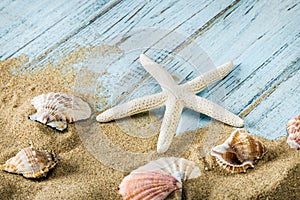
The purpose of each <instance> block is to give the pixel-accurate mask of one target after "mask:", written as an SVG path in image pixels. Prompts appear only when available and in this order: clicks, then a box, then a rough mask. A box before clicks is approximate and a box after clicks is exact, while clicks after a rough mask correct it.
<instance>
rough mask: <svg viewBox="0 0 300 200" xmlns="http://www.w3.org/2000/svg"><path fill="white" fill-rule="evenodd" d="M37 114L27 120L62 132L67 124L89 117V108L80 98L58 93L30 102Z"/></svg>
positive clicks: (39, 97) (38, 97) (35, 98)
mask: <svg viewBox="0 0 300 200" xmlns="http://www.w3.org/2000/svg"><path fill="white" fill-rule="evenodd" d="M31 104H32V105H33V106H34V107H35V108H36V110H37V112H36V113H35V114H33V115H30V116H29V118H30V119H31V120H34V121H38V122H41V123H43V124H46V125H48V126H50V127H53V128H56V129H57V130H60V131H63V130H64V129H66V128H67V123H72V122H75V121H79V120H84V119H87V118H89V117H90V116H91V108H90V106H89V105H88V104H87V103H86V102H84V101H83V100H82V99H81V98H79V97H76V96H73V95H69V94H64V93H61V92H58V93H54V92H51V93H48V94H41V95H39V96H36V97H34V98H33V99H32V100H31Z"/></svg>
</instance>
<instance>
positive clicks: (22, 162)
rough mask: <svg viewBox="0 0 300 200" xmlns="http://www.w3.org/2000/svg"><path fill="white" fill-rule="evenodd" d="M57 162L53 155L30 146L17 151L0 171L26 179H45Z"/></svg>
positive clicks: (0, 167)
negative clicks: (19, 175)
mask: <svg viewBox="0 0 300 200" xmlns="http://www.w3.org/2000/svg"><path fill="white" fill-rule="evenodd" d="M57 161H58V160H57V157H56V155H55V154H53V153H49V152H47V151H44V150H36V149H35V148H34V147H33V146H31V147H27V148H24V149H22V150H21V151H19V152H18V153H17V154H16V156H14V157H12V158H10V159H9V160H7V161H6V162H5V164H4V165H1V166H0V169H2V170H4V171H7V172H10V173H16V174H22V175H23V176H24V177H26V178H40V177H43V176H44V177H45V176H46V175H47V173H48V171H49V170H51V169H52V168H54V167H55V165H56V163H57Z"/></svg>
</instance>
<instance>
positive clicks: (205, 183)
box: [0, 48, 300, 200]
mask: <svg viewBox="0 0 300 200" xmlns="http://www.w3.org/2000/svg"><path fill="white" fill-rule="evenodd" d="M93 49H94V48H85V49H84V48H83V49H80V50H78V51H77V52H74V53H73V54H71V55H69V56H68V57H65V58H63V59H61V60H60V61H59V62H58V63H56V64H51V63H49V64H45V65H43V66H40V67H38V68H37V69H36V70H34V71H31V70H28V71H25V72H22V73H21V72H19V73H14V75H13V74H12V73H11V71H15V70H16V69H18V68H19V67H20V66H24V65H26V63H27V62H28V58H27V57H26V56H25V55H24V56H20V57H17V58H12V59H9V60H5V61H1V62H0V70H1V72H0V73H1V78H0V88H1V94H0V106H1V113H0V133H1V135H0V138H1V139H0V148H1V151H0V152H1V153H0V163H1V164H2V163H4V162H5V161H6V160H7V159H9V158H10V157H12V156H14V155H15V154H16V153H17V152H18V151H19V150H20V149H22V148H25V147H28V146H29V143H30V142H32V143H33V144H34V146H35V147H36V148H38V149H45V150H51V151H54V152H55V153H57V154H59V155H60V156H61V157H62V160H61V161H60V162H59V163H58V165H57V166H56V168H55V169H54V170H52V171H51V172H50V173H49V174H48V176H47V178H43V179H39V180H29V179H26V178H24V177H22V176H21V175H15V174H10V173H7V172H2V171H1V172H0V180H1V184H0V199H86V200H87V199H114V200H115V199H122V198H121V196H120V195H119V194H118V185H119V184H120V182H121V181H122V179H123V178H124V177H125V176H126V175H128V172H123V171H120V170H117V169H114V168H118V165H116V166H109V165H107V163H105V162H108V160H105V159H104V161H103V162H104V163H103V162H100V161H99V160H101V159H99V157H97V156H99V154H97V153H96V154H95V152H93V149H92V148H87V147H91V146H89V145H92V147H95V148H96V147H97V148H98V150H99V148H100V149H101V147H102V146H101V145H103V148H106V147H105V145H107V144H106V142H105V141H102V143H101V141H100V140H101V138H100V139H99V138H98V137H100V136H101V137H103V135H104V136H105V137H106V138H107V139H108V141H110V142H111V144H112V145H114V146H118V147H120V148H121V149H122V150H123V151H126V152H130V153H131V155H134V153H136V154H138V153H147V152H155V149H156V141H157V135H156V136H153V137H149V138H142V139H140V138H136V137H131V136H128V135H127V134H126V133H124V131H123V129H122V128H120V127H119V123H116V122H111V123H106V124H99V123H97V122H95V120H94V118H95V116H96V115H95V114H94V115H93V117H92V119H90V120H89V121H85V122H81V125H80V123H79V126H78V124H70V125H69V127H68V129H67V131H65V132H64V133H60V132H57V131H55V130H53V129H51V128H49V127H46V126H44V125H42V124H39V123H36V122H33V121H31V120H29V119H28V115H30V114H32V113H34V112H35V110H34V108H33V106H31V105H30V100H31V99H32V98H33V97H34V96H37V95H39V94H42V93H48V92H66V93H73V92H74V90H73V89H72V88H73V86H74V82H76V77H77V76H78V71H77V70H75V69H74V68H72V67H70V66H71V65H72V64H74V63H75V64H76V63H78V62H82V61H84V59H85V55H86V54H89V53H90V52H92V51H93ZM15 74H18V75H15ZM90 76H95V74H91V75H90ZM82 84H85V83H82ZM82 98H84V99H85V100H87V101H88V102H89V103H90V104H91V106H92V107H93V104H92V102H91V101H93V96H91V95H84V94H82ZM97 101H101V100H99V99H97ZM93 109H94V108H93ZM94 110H95V109H94ZM147 120H149V116H148V115H147V116H145V115H143V114H141V115H138V116H136V117H135V118H133V122H135V123H140V122H147ZM287 120H288V119H287ZM159 123H160V121H159V120H156V121H155V120H154V124H158V125H159ZM146 128H147V127H146ZM85 129H87V130H88V131H86V132H85V135H84V134H81V133H82V130H85ZM79 130H81V131H79ZM232 130H233V129H232V127H229V126H224V125H223V124H221V123H218V122H213V123H212V124H210V125H209V126H207V127H204V128H201V129H198V130H196V131H191V132H187V133H183V134H182V136H180V137H178V138H176V139H175V142H174V143H176V144H177V143H178V144H180V141H182V140H190V139H191V138H193V137H194V140H193V142H192V144H191V145H189V146H187V148H186V149H184V148H183V151H182V152H184V150H186V151H185V152H184V154H183V155H180V153H178V151H174V152H177V154H178V155H176V156H180V157H184V158H186V159H189V160H191V161H194V162H195V163H196V164H197V165H198V166H199V167H200V169H201V172H202V175H201V176H200V177H199V178H196V179H192V180H188V181H186V182H185V183H184V194H185V198H186V199H193V200H194V199H195V200H197V199H300V162H299V160H300V151H296V150H294V149H290V148H289V147H288V145H287V144H286V143H285V140H286V138H285V137H284V138H282V139H280V140H265V139H263V138H259V139H260V140H261V141H263V142H264V143H265V145H266V146H267V147H268V148H269V151H268V153H267V154H266V155H265V156H264V157H263V159H262V160H260V161H259V162H258V163H257V165H255V168H254V169H249V170H248V171H247V173H245V174H229V173H227V172H225V171H224V170H222V169H221V168H220V167H219V166H218V165H217V164H216V162H215V160H214V158H212V157H211V156H210V155H209V149H210V147H211V145H212V144H215V145H216V144H220V143H222V141H224V140H225V139H226V138H227V137H228V136H229V135H230V133H231V132H232ZM212 131H218V134H217V135H218V137H217V138H215V137H214V134H212ZM99 132H101V133H102V135H101V134H100V133H99ZM91 136H93V137H95V140H94V141H90V140H89V139H90V138H89V137H91ZM98 139H99V140H98ZM177 147H178V146H176V145H173V146H172V147H171V153H172V149H175V150H176V148H177ZM118 154H119V153H118V152H117V151H116V152H111V154H108V155H109V156H111V158H110V161H111V160H113V159H115V158H117V157H118ZM175 154H176V153H175ZM151 155H152V154H151ZM167 155H168V154H167ZM114 156H116V157H114ZM156 157H157V155H156V154H155V153H153V155H152V158H156ZM141 162H145V161H141ZM123 164H124V163H123ZM123 164H121V165H123ZM124 165H126V166H127V165H128V166H129V167H126V166H125V167H124V170H125V171H126V169H127V170H128V169H131V168H132V167H133V166H130V165H131V163H130V160H127V164H126V163H125V164H124ZM135 165H136V164H135ZM119 167H120V165H119ZM173 196H175V197H176V194H175V195H173Z"/></svg>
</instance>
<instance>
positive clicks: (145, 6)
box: [0, 0, 300, 138]
mask: <svg viewBox="0 0 300 200" xmlns="http://www.w3.org/2000/svg"><path fill="white" fill-rule="evenodd" d="M299 16H300V2H299V1H297V0H284V1H281V0H272V1H270V0H260V1H258V0H257V1H256V0H251V1H241V0H236V1H234V0H223V1H216V0H215V1H214V0H164V1H162V0H160V1H159V0H148V1H145V0H135V1H133V0H123V1H122V0H112V1H108V0H72V1H68V0H51V1H50V0H43V1H33V0H22V1H21V0H16V1H10V0H2V1H0V59H1V60H5V59H8V58H12V57H17V56H19V55H21V54H26V55H28V56H29V61H28V63H26V65H24V66H23V67H24V69H25V68H26V69H28V68H33V69H34V68H36V67H38V66H42V65H43V64H45V63H47V62H49V61H50V60H55V58H56V57H63V56H65V55H69V54H70V53H72V52H74V51H76V50H77V49H78V48H79V47H89V46H99V45H101V44H105V43H108V44H110V45H113V46H115V47H117V48H119V49H120V50H121V51H122V50H124V48H126V47H128V46H130V47H133V46H134V45H135V44H137V46H140V47H142V46H144V47H145V46H147V45H148V43H147V38H143V39H142V40H141V39H140V40H137V39H138V38H139V37H136V38H135V37H134V34H132V32H134V31H135V30H145V29H149V28H154V29H151V30H155V29H159V30H164V31H160V33H159V37H157V38H158V39H159V41H158V42H161V43H163V44H165V45H167V44H172V47H171V48H170V49H169V51H170V52H169V53H171V54H172V55H173V56H174V57H175V58H176V55H179V54H180V52H184V51H185V50H186V49H189V48H191V46H192V45H195V44H196V45H198V46H199V47H200V48H201V49H202V50H203V51H204V52H205V53H206V55H207V56H208V57H209V58H210V61H207V63H202V64H203V67H205V66H206V65H210V64H211V63H213V64H214V65H220V64H223V63H224V62H227V61H228V60H232V61H233V62H234V65H235V68H234V70H233V71H232V72H231V73H230V74H229V76H227V77H226V78H225V79H224V80H223V81H221V82H219V83H217V84H216V85H214V86H213V87H211V88H210V89H209V90H208V91H206V92H204V93H203V94H201V95H203V96H205V97H207V98H210V99H212V100H213V101H215V102H218V103H220V104H222V105H223V106H224V107H226V108H227V109H228V110H230V111H232V112H234V113H236V114H239V115H240V116H242V117H243V118H244V120H245V122H246V128H247V129H248V130H250V132H252V133H258V134H261V135H263V136H265V137H267V138H278V137H280V136H284V135H286V130H285V128H286V122H287V121H288V120H289V119H290V118H291V117H293V116H295V115H297V114H299V113H300V103H299V96H300V95H299V94H300V71H299V69H300V61H299V57H300V51H299V47H300V20H299ZM154 32H155V31H153V34H154ZM172 33H176V34H175V35H174V36H176V35H180V36H183V37H173V38H170V36H172ZM130 36H132V37H131V38H130V39H129V37H130ZM151 36H152V35H149V37H151ZM150 47H151V46H150ZM124 51H126V49H125V50H124ZM137 52H138V51H136V52H134V53H132V55H133V57H131V58H134V56H135V57H137V56H138V55H137ZM128 55H129V57H130V55H131V54H130V53H128ZM191 55H192V56H191V57H190V58H188V60H186V61H187V62H191V63H195V62H196V63H197V61H196V60H197V55H198V54H197V53H195V52H192V53H191ZM153 56H154V57H155V56H156V58H159V55H155V54H153ZM121 61H122V59H119V62H116V63H117V64H118V63H119V64H120V65H121V63H122V62H121ZM124 62H125V61H124ZM117 64H115V65H111V66H109V69H106V70H108V71H110V73H109V74H108V75H107V76H106V77H105V76H104V77H103V78H104V79H107V80H108V79H109V80H111V81H110V83H116V82H118V81H119V80H120V79H122V78H124V79H126V77H127V78H129V79H130V73H131V72H132V70H133V68H131V67H130V66H128V67H122V68H118V65H117ZM165 64H166V67H167V64H170V63H168V62H165ZM120 65H119V66H120ZM133 66H134V65H133ZM168 66H172V67H174V66H175V68H174V69H175V71H176V70H177V72H174V73H175V74H177V75H178V76H182V77H185V78H186V77H187V76H188V75H189V69H188V67H187V68H185V67H184V65H183V64H180V65H179V66H178V68H176V64H172V65H168ZM114 67H116V68H115V69H114ZM199 67H202V66H199ZM185 69H186V70H187V71H184V70H185ZM138 70H141V71H138V72H136V73H137V74H139V73H142V74H141V77H145V76H147V75H146V73H145V72H142V69H138ZM204 71H205V68H204V69H203V72H204ZM143 73H144V74H143ZM0 74H1V73H0ZM194 75H195V74H194ZM182 77H181V78H180V77H179V79H184V78H182ZM131 80H136V79H135V78H132V79H131ZM104 82H105V81H104ZM129 83H131V86H130V87H132V84H136V88H138V87H142V86H141V85H142V84H140V81H139V80H136V82H134V81H133V82H131V81H129V82H128V83H127V85H126V84H125V85H124V87H123V88H120V87H119V88H118V89H119V90H121V91H122V92H120V94H119V95H120V96H121V97H120V96H118V95H115V96H110V98H108V99H107V104H106V106H107V107H109V106H112V105H114V104H116V103H119V102H122V101H124V100H126V98H127V99H128V97H129V96H131V97H132V94H134V91H135V92H136V91H139V92H140V94H139V95H142V94H144V93H147V90H146V89H147V87H146V86H145V85H144V86H143V87H146V89H145V90H141V89H139V90H130V89H129V85H130V84H129ZM146 85H147V84H146ZM106 87H107V88H106V89H107V90H108V92H109V91H110V87H116V86H109V85H107V86H106ZM126 91H127V92H126ZM122 95H123V96H124V97H123V98H122ZM119 99H122V101H121V100H119ZM101 109H104V107H103V108H99V110H101Z"/></svg>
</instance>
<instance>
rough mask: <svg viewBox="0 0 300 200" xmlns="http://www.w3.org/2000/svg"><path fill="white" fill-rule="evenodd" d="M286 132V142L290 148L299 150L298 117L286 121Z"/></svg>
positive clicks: (299, 125)
mask: <svg viewBox="0 0 300 200" xmlns="http://www.w3.org/2000/svg"><path fill="white" fill-rule="evenodd" d="M287 132H288V134H289V135H288V138H287V140H286V142H287V143H288V144H289V145H290V147H291V148H294V149H297V150H300V115H298V116H296V117H294V118H292V119H291V120H289V121H288V123H287Z"/></svg>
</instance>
